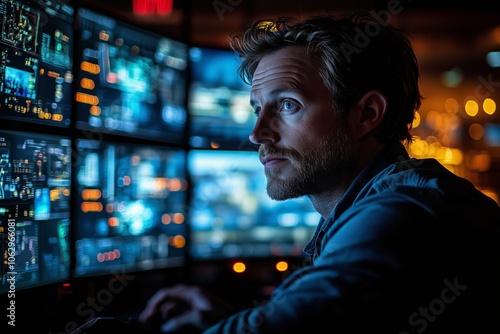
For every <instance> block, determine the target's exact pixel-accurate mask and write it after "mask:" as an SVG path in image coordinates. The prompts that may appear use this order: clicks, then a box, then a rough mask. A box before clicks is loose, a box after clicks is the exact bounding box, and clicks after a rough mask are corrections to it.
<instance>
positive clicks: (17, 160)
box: [0, 130, 71, 292]
mask: <svg viewBox="0 0 500 334" xmlns="http://www.w3.org/2000/svg"><path fill="white" fill-rule="evenodd" d="M70 195H71V140H70V139H69V138H66V137H61V136H53V135H42V134H34V133H28V132H13V131H5V130H0V219H1V226H0V238H1V247H2V254H3V264H2V266H0V277H1V286H0V292H6V291H11V290H12V289H13V288H14V290H18V289H23V288H30V287H38V286H41V285H46V284H49V283H54V282H61V281H64V280H67V279H68V278H69V276H70V255H71V253H70V251H71V247H70V239H69V238H70V233H69V232H70V206H71V204H70V203H71V200H70Z"/></svg>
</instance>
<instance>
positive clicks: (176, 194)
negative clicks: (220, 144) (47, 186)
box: [74, 139, 188, 277]
mask: <svg viewBox="0 0 500 334" xmlns="http://www.w3.org/2000/svg"><path fill="white" fill-rule="evenodd" d="M76 155H77V161H76V162H75V164H76V166H75V180H76V187H75V188H76V190H75V191H76V192H77V193H76V195H75V198H76V205H75V212H74V231H75V233H74V235H75V268H74V275H75V277H84V276H97V275H111V274H113V272H114V271H118V272H122V271H126V272H140V271H150V270H154V269H160V268H174V267H180V266H183V265H184V264H185V261H186V254H187V251H186V240H187V237H188V235H187V233H188V232H187V225H186V222H185V209H186V197H187V195H186V193H187V187H188V185H187V178H186V167H185V166H186V155H185V151H184V150H183V149H181V148H175V147H167V146H155V145H141V144H136V143H130V142H110V141H105V140H99V141H97V140H88V139H77V141H76Z"/></svg>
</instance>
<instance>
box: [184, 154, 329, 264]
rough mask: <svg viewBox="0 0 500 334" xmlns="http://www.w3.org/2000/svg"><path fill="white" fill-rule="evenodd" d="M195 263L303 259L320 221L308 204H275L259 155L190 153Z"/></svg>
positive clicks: (300, 200) (297, 201) (300, 201)
mask: <svg viewBox="0 0 500 334" xmlns="http://www.w3.org/2000/svg"><path fill="white" fill-rule="evenodd" d="M188 170H189V173H190V178H191V183H192V185H193V186H192V189H191V193H192V196H191V198H190V206H189V209H190V211H189V223H190V227H191V242H190V248H189V249H190V254H191V256H192V258H193V260H219V259H235V258H272V257H300V256H302V255H303V247H304V246H305V244H306V243H307V242H308V241H309V239H310V238H311V237H312V234H313V232H314V230H315V227H316V225H317V223H318V222H319V218H320V215H319V214H318V213H317V212H316V211H315V210H314V208H313V207H312V204H311V202H310V201H309V200H308V199H307V198H297V199H291V200H286V201H275V200H271V199H270V198H269V197H268V195H267V193H266V177H265V174H264V167H263V166H262V164H261V163H260V161H259V158H258V153H257V152H256V151H232V150H201V149H193V150H190V151H189V152H188Z"/></svg>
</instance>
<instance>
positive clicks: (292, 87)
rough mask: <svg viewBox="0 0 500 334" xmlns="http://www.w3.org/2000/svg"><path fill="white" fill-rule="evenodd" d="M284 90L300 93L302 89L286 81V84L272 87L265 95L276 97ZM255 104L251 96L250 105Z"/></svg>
mask: <svg viewBox="0 0 500 334" xmlns="http://www.w3.org/2000/svg"><path fill="white" fill-rule="evenodd" d="M285 92H291V93H301V92H302V90H301V89H299V87H298V86H297V85H295V84H292V83H288V84H286V85H283V86H280V87H276V88H274V89H272V90H271V91H269V92H267V93H266V96H270V97H271V98H274V97H276V96H277V95H280V94H282V93H285ZM256 104H257V101H256V100H255V99H253V98H250V105H251V106H255V105H256Z"/></svg>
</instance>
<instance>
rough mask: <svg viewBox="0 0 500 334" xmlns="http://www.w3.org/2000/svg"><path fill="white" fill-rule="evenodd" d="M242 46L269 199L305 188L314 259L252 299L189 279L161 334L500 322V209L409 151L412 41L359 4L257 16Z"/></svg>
mask: <svg viewBox="0 0 500 334" xmlns="http://www.w3.org/2000/svg"><path fill="white" fill-rule="evenodd" d="M360 41H363V43H360ZM232 47H233V48H234V50H235V51H236V52H237V53H238V54H239V56H240V57H241V59H242V64H241V68H240V70H241V72H240V74H241V75H242V77H243V78H244V79H245V80H247V81H248V82H249V83H250V84H251V85H252V90H251V104H252V106H253V108H254V110H255V113H256V115H257V122H256V125H255V128H254V129H253V131H252V133H251V134H250V139H251V141H252V142H254V143H256V144H258V145H259V153H260V160H261V162H262V164H263V165H264V171H265V174H266V176H267V181H268V183H267V192H268V194H269V196H270V197H271V198H273V199H277V200H286V199H289V198H294V197H298V196H307V197H308V198H309V199H310V200H311V201H312V203H313V205H314V207H315V209H316V210H317V211H318V212H319V213H320V214H321V216H322V219H321V221H320V222H319V225H318V228H317V230H316V233H315V235H314V236H313V238H312V240H311V241H310V242H309V244H308V245H307V246H306V248H305V252H306V253H307V254H309V255H310V257H311V259H312V264H311V265H305V266H304V267H302V268H300V269H298V270H297V271H295V272H294V273H293V274H292V275H290V276H289V277H287V278H286V279H285V280H284V281H283V282H282V284H281V285H280V286H279V287H278V288H277V289H276V290H275V291H273V294H272V296H271V298H270V300H269V302H268V303H266V304H263V305H260V306H257V307H254V308H250V309H246V310H241V311H238V312H234V311H233V310H231V308H230V307H228V306H227V305H225V304H223V302H221V301H220V300H217V299H216V298H214V297H213V296H210V295H209V294H208V292H206V291H203V290H202V289H201V288H199V287H191V286H186V285H181V286H174V287H169V288H165V289H162V290H161V291H159V292H158V293H157V294H155V295H154V296H153V297H152V298H151V299H150V301H149V303H148V305H147V306H146V307H145V309H144V311H143V312H142V314H141V315H140V320H141V321H142V322H144V323H151V322H154V321H155V320H158V319H160V321H159V323H160V324H161V326H162V327H161V328H162V330H163V331H165V332H167V331H175V330H179V329H180V328H186V326H190V327H191V328H195V329H197V330H199V331H202V330H204V331H206V333H290V332H294V333H319V332H325V333H399V334H403V333H499V329H500V326H499V319H500V316H499V315H500V313H499V311H500V310H499V307H498V304H499V303H498V302H499V298H500V296H499V293H498V291H499V285H500V281H499V280H498V278H499V276H498V271H499V270H498V269H499V265H500V261H499V260H500V256H499V253H500V252H499V246H500V242H499V241H500V238H499V234H500V233H499V231H500V209H499V207H498V205H497V204H496V203H495V202H494V201H493V200H491V199H490V198H489V197H486V196H485V195H483V194H482V193H481V192H479V191H477V190H476V189H475V188H474V187H473V185H472V184H471V183H469V182H468V181H466V180H464V179H461V178H459V177H457V176H455V175H453V174H452V173H450V172H449V171H447V170H446V169H445V168H444V167H442V166H441V165H440V164H439V163H438V162H437V161H436V160H433V159H426V160H416V159H410V158H409V156H408V154H407V152H406V151H405V149H404V146H403V144H402V142H404V141H405V140H411V135H410V133H409V129H410V125H411V123H412V121H413V118H414V112H415V110H416V109H418V108H419V107H420V103H421V95H420V92H419V88H418V78H419V74H418V66H417V61H416V58H415V55H414V53H413V50H412V48H411V45H410V42H409V41H408V39H407V38H406V37H405V36H404V35H403V34H402V33H400V32H399V31H397V30H395V29H393V28H391V27H390V26H384V25H381V24H379V23H378V22H377V21H376V20H374V19H373V18H371V17H369V16H367V15H365V14H354V15H353V16H349V17H343V18H333V17H326V16H324V17H311V18H309V19H306V20H305V21H303V22H298V23H295V22H292V21H288V20H287V19H279V20H277V21H276V22H274V23H266V22H265V21H260V22H257V23H255V24H254V25H253V26H252V27H251V28H250V29H249V30H248V31H246V32H245V33H244V34H243V35H242V36H236V37H234V39H232Z"/></svg>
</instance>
